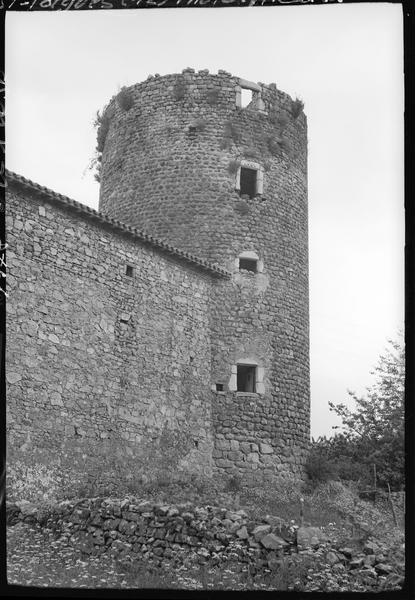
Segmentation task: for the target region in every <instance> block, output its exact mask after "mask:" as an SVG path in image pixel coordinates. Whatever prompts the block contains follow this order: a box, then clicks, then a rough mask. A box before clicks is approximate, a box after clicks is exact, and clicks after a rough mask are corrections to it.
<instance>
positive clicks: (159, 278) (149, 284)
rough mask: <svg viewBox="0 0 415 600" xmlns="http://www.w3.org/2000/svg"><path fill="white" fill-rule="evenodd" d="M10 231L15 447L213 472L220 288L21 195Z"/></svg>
mask: <svg viewBox="0 0 415 600" xmlns="http://www.w3.org/2000/svg"><path fill="white" fill-rule="evenodd" d="M7 231H8V237H7V242H8V246H9V247H8V250H7V265H8V275H7V283H8V293H9V298H8V301H7V365H6V366H7V375H6V378H7V386H8V390H7V410H8V416H7V427H8V442H9V444H10V445H11V446H12V447H14V448H21V447H23V448H26V449H27V452H28V456H30V454H31V452H32V450H33V449H34V448H44V449H49V450H50V455H51V457H53V458H56V456H58V455H59V452H65V453H66V456H69V457H70V458H71V460H72V459H73V461H74V462H76V460H77V459H78V458H79V459H81V457H82V455H84V456H85V455H88V457H89V459H90V460H92V461H93V460H94V459H95V461H96V463H97V465H96V466H97V467H98V466H99V465H98V463H99V462H101V463H103V464H104V465H105V463H106V462H107V461H110V460H111V459H112V458H113V457H114V455H115V456H118V458H119V461H120V465H121V466H122V465H125V464H126V461H127V459H133V462H134V464H135V466H136V469H137V471H140V470H141V471H144V472H148V471H149V470H151V469H152V468H158V467H159V468H163V469H167V470H172V469H176V468H177V467H183V468H189V469H190V470H196V471H202V472H204V473H205V474H208V473H210V472H211V468H212V447H213V437H212V427H211V414H210V411H211V390H210V384H209V382H210V357H211V350H210V332H209V293H208V290H209V289H210V287H211V286H214V283H213V282H212V281H211V278H210V277H209V276H208V275H207V274H204V273H203V272H201V271H199V270H198V269H197V268H196V267H195V268H193V267H192V266H187V265H186V264H184V263H183V261H182V262H180V261H177V260H175V259H174V257H172V258H169V257H168V256H166V255H163V254H162V253H160V252H158V251H157V250H156V249H155V248H154V247H151V246H149V245H145V244H140V243H139V242H137V241H135V240H132V239H131V237H130V238H129V237H127V236H123V235H121V234H117V233H115V232H114V231H111V229H108V228H105V227H103V226H101V225H100V224H99V223H96V222H93V221H92V220H91V219H88V218H86V217H85V215H79V214H77V213H76V212H75V211H70V210H68V209H66V208H61V207H59V206H57V205H56V204H54V203H48V202H47V201H46V200H45V198H44V197H42V195H41V194H34V193H33V194H30V193H29V192H27V191H22V190H21V189H19V188H18V187H16V186H14V185H13V184H11V185H10V186H9V189H8V193H7ZM127 264H128V265H130V266H132V267H133V269H134V274H133V277H130V276H127V275H126V265H127ZM130 464H131V462H130ZM88 468H90V469H92V470H93V468H94V467H93V465H91V464H89V467H88Z"/></svg>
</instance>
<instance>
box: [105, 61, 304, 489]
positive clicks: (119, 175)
mask: <svg viewBox="0 0 415 600" xmlns="http://www.w3.org/2000/svg"><path fill="white" fill-rule="evenodd" d="M246 96H251V97H250V98H249V99H248V101H246V99H245V97H246ZM98 142H99V145H98V149H99V150H100V151H102V162H101V173H100V176H101V191H100V211H101V212H102V213H104V214H105V215H107V216H108V217H110V218H114V219H118V220H119V221H121V222H122V223H125V224H127V225H130V226H133V227H137V228H139V229H142V230H144V231H146V232H148V233H149V234H151V235H154V236H157V237H158V238H161V239H163V240H165V241H167V242H168V243H169V244H172V245H174V246H175V247H177V248H180V249H181V250H185V251H187V252H191V253H192V254H193V255H196V256H199V257H200V258H202V259H205V260H207V261H209V262H210V263H213V264H216V265H217V266H219V267H222V268H225V269H227V270H228V271H229V272H230V273H231V278H230V280H229V279H219V280H217V281H215V282H214V284H213V285H212V286H211V289H210V294H211V297H210V306H211V310H210V336H211V337H210V344H211V364H210V365H209V370H210V381H209V382H208V384H209V386H210V388H211V390H212V402H211V408H210V411H211V412H210V414H211V427H212V438H213V440H214V449H213V459H214V463H215V467H216V469H218V470H219V471H221V472H225V473H228V474H231V473H239V474H243V475H244V476H247V477H254V478H255V477H256V475H259V476H260V477H264V476H267V475H270V476H271V475H273V474H275V473H278V472H281V471H290V472H296V473H299V472H301V469H302V465H303V464H304V459H305V453H306V449H307V444H308V441H309V342H308V336H309V321H308V239H307V236H308V232H307V125H306V117H305V115H304V113H303V112H302V104H301V103H300V102H299V101H296V100H292V99H291V98H290V97H289V96H288V95H287V94H285V93H283V92H281V91H279V90H277V88H276V86H275V84H270V85H265V84H262V83H259V84H256V83H252V82H249V81H246V80H243V79H240V78H238V77H235V76H232V75H230V74H229V73H226V72H224V71H219V73H218V74H209V72H208V71H199V72H194V70H193V69H185V70H184V71H183V72H182V73H181V74H179V75H167V76H163V77H160V76H155V77H151V76H150V77H149V78H148V79H147V80H146V81H144V82H142V83H139V84H137V85H134V86H131V87H129V88H124V89H123V90H122V91H121V92H120V93H119V94H118V95H117V96H116V97H114V98H113V99H112V100H111V101H110V103H109V104H108V106H107V108H106V109H105V111H104V113H103V116H102V118H101V126H100V129H99V131H98ZM204 383H206V382H204Z"/></svg>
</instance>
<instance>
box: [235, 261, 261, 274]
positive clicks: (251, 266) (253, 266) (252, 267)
mask: <svg viewBox="0 0 415 600" xmlns="http://www.w3.org/2000/svg"><path fill="white" fill-rule="evenodd" d="M242 269H244V270H245V271H252V273H256V272H257V261H256V259H255V258H240V259H239V270H240V271H241V270H242Z"/></svg>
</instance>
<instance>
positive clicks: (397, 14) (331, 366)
mask: <svg viewBox="0 0 415 600" xmlns="http://www.w3.org/2000/svg"><path fill="white" fill-rule="evenodd" d="M402 40H403V38H402V11H401V7H400V6H399V5H396V4H395V5H392V4H387V3H369V4H355V5H342V4H339V5H332V4H330V5H319V6H311V5H303V6H275V7H250V8H206V9H180V10H177V9H176V10H175V9H155V10H135V11H134V10H121V11H112V10H111V11H88V12H87V11H80V12H50V13H45V12H35V13H13V12H8V13H7V15H6V132H7V133H6V156H7V164H6V166H7V168H8V169H10V170H12V171H16V172H17V173H20V174H22V175H24V176H25V177H28V178H30V179H32V180H34V181H35V182H37V183H40V184H42V185H45V186H47V187H50V188H52V189H53V190H55V191H57V192H60V193H62V194H65V195H67V196H70V197H71V198H74V199H75V200H78V201H79V202H83V203H85V204H88V205H90V206H92V207H94V208H98V184H97V183H96V182H95V181H94V179H93V176H92V173H91V172H89V171H88V170H87V166H88V163H89V161H90V159H91V158H92V156H93V154H94V149H95V145H96V140H95V131H94V129H93V126H92V122H93V120H94V116H95V113H96V111H97V110H98V109H101V108H102V107H103V106H104V105H105V104H106V103H107V102H108V100H109V99H110V98H111V96H112V95H113V94H114V93H116V92H117V90H118V89H119V88H120V87H121V86H123V85H131V84H133V83H137V82H139V81H142V80H144V79H146V77H147V75H149V74H154V73H159V74H161V75H165V74H168V73H177V72H181V71H182V69H183V68H185V67H193V68H195V69H196V70H199V69H205V68H207V69H209V70H210V72H212V73H216V72H217V71H218V69H224V70H226V71H229V72H231V73H232V74H234V75H237V76H240V77H243V78H245V79H249V80H251V81H257V82H259V81H261V82H264V83H272V82H275V83H276V84H277V87H278V88H279V89H281V90H283V91H285V92H288V93H289V94H291V95H292V96H294V97H295V96H300V97H301V98H302V99H303V100H304V103H305V113H306V115H307V118H308V132H309V224H310V226H309V242H310V318H311V390H312V396H311V398H312V419H311V425H312V435H313V436H315V437H316V436H318V435H323V434H330V433H331V426H332V425H333V424H336V423H337V422H338V421H337V419H336V418H335V417H334V416H333V415H332V414H331V413H330V412H329V410H328V401H334V402H344V401H345V402H347V401H348V396H347V389H352V390H356V391H358V392H361V391H364V389H365V387H366V386H367V385H370V384H371V383H372V378H371V376H370V371H371V370H372V369H373V367H374V366H375V364H376V362H377V359H378V356H379V354H380V353H381V352H382V351H383V349H384V347H385V345H386V341H387V339H388V338H390V337H396V333H397V331H398V329H399V328H402V327H403V302H404V292H403V290H404V283H403V245H404V208H403V41H402Z"/></svg>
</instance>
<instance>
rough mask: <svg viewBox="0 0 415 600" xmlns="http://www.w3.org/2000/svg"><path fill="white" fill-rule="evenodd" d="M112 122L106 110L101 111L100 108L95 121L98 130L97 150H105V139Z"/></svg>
mask: <svg viewBox="0 0 415 600" xmlns="http://www.w3.org/2000/svg"><path fill="white" fill-rule="evenodd" d="M110 123H111V119H110V117H109V116H108V113H107V112H106V111H105V110H104V111H103V112H101V113H100V112H99V110H97V114H96V117H95V120H94V123H93V125H94V127H95V128H96V130H97V152H103V151H104V146H105V140H106V139H107V135H108V132H109V128H110Z"/></svg>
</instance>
